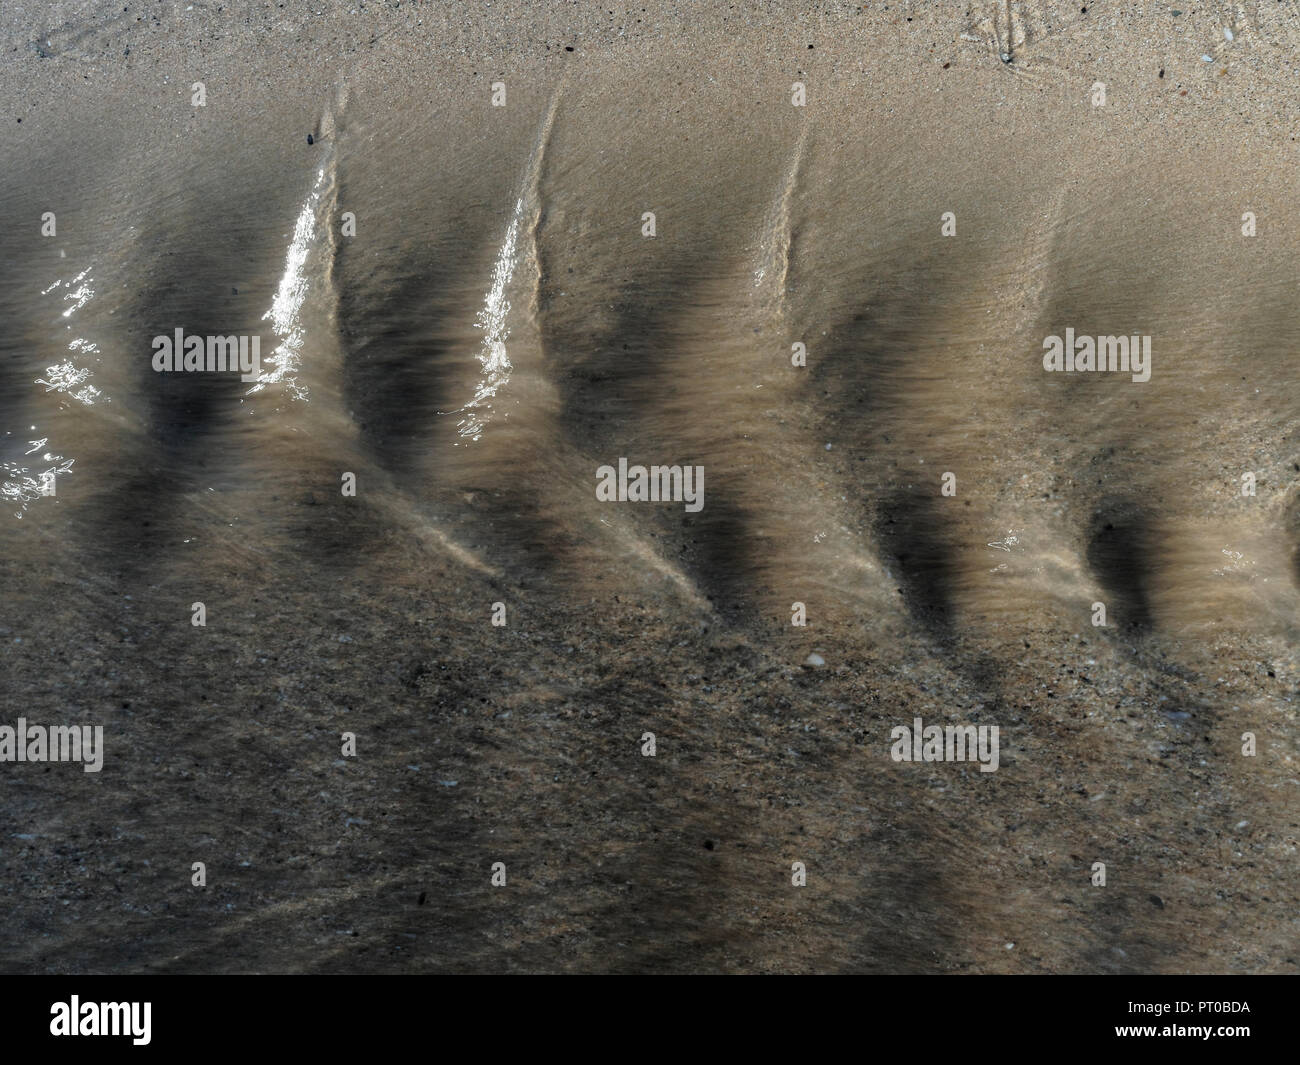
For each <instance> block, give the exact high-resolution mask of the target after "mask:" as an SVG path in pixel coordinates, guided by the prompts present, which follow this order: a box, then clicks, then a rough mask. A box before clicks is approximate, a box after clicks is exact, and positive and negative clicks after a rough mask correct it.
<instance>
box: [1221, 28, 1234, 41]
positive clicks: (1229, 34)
mask: <svg viewBox="0 0 1300 1065" xmlns="http://www.w3.org/2000/svg"><path fill="white" fill-rule="evenodd" d="M1223 35H1224V36H1225V37H1227V38H1228V40H1232V30H1230V29H1228V27H1227V26H1224V27H1223Z"/></svg>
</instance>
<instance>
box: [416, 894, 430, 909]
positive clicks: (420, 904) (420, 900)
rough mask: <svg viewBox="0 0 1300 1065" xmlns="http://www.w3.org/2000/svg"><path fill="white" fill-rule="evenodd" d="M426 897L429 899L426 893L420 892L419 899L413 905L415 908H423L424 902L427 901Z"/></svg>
mask: <svg viewBox="0 0 1300 1065" xmlns="http://www.w3.org/2000/svg"><path fill="white" fill-rule="evenodd" d="M428 897H429V896H428V894H427V893H426V892H424V891H421V892H420V897H419V899H418V900H416V903H415V904H416V905H417V906H423V905H424V900H425V899H427V898H428Z"/></svg>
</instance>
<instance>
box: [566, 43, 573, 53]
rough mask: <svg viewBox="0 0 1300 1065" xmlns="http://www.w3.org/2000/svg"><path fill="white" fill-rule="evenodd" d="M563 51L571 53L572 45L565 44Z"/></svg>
mask: <svg viewBox="0 0 1300 1065" xmlns="http://www.w3.org/2000/svg"><path fill="white" fill-rule="evenodd" d="M564 50H565V51H566V52H572V51H573V45H571V44H566V45H565V46H564Z"/></svg>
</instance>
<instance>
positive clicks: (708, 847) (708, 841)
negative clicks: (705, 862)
mask: <svg viewBox="0 0 1300 1065" xmlns="http://www.w3.org/2000/svg"><path fill="white" fill-rule="evenodd" d="M704 849H705V850H706V851H711V850H713V840H711V839H706V840H705V841H704Z"/></svg>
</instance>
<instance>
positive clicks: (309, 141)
mask: <svg viewBox="0 0 1300 1065" xmlns="http://www.w3.org/2000/svg"><path fill="white" fill-rule="evenodd" d="M307 143H308V144H315V143H316V141H315V139H314V138H313V137H312V135H311V134H310V133H308V134H307Z"/></svg>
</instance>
